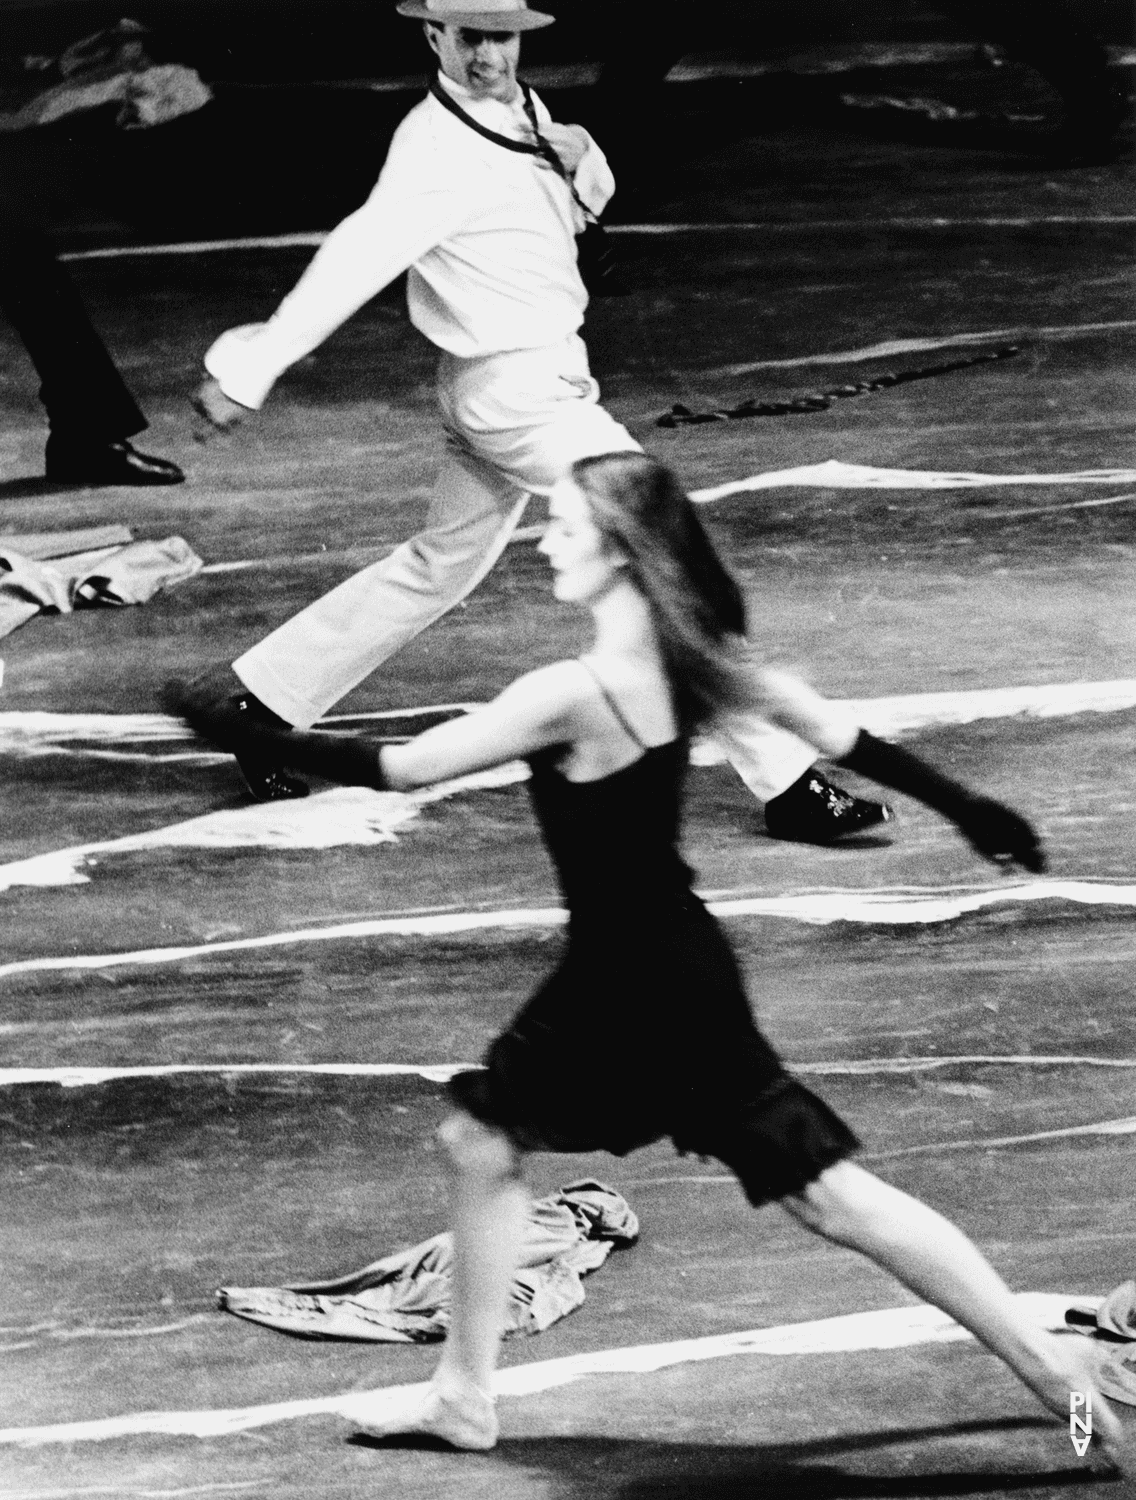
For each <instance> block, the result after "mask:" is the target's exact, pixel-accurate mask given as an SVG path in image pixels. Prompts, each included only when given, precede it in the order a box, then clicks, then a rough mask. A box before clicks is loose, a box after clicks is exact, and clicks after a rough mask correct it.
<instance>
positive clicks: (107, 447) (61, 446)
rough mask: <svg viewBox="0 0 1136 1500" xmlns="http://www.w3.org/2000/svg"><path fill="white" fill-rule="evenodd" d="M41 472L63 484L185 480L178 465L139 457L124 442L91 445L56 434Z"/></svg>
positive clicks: (51, 439)
mask: <svg viewBox="0 0 1136 1500" xmlns="http://www.w3.org/2000/svg"><path fill="white" fill-rule="evenodd" d="M44 472H45V473H46V475H47V477H48V479H57V480H60V481H61V482H62V483H64V484H91V485H95V484H181V482H182V481H183V480H184V478H185V475H184V474H183V473H182V471H181V470H180V469H179V468H178V466H177V464H172V463H170V461H169V459H167V458H154V457H153V456H152V455H151V454H149V453H139V452H138V451H137V449H135V448H132V447H131V446H130V444H129V443H128V442H127V441H126V440H125V439H122V440H121V441H119V442H114V443H93V442H89V441H87V440H85V439H84V440H77V439H75V438H70V437H65V436H62V435H61V434H60V433H57V432H53V433H51V434H50V435H49V437H48V439H47V447H46V449H45V450H44Z"/></svg>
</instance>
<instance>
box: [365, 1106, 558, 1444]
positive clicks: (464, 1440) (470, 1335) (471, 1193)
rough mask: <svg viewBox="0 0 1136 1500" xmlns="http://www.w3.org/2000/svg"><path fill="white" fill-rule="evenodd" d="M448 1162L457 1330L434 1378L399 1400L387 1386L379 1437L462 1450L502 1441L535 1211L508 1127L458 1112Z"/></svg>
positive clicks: (374, 1430)
mask: <svg viewBox="0 0 1136 1500" xmlns="http://www.w3.org/2000/svg"><path fill="white" fill-rule="evenodd" d="M438 1135H439V1139H440V1140H441V1142H442V1146H443V1148H444V1149H445V1152H446V1157H447V1161H448V1175H449V1181H450V1223H451V1227H452V1233H453V1241H454V1277H453V1288H452V1292H451V1300H450V1326H449V1331H448V1332H447V1335H446V1343H445V1347H444V1348H443V1351H442V1357H441V1359H440V1360H439V1362H438V1367H437V1369H436V1370H435V1371H434V1376H433V1379H432V1380H431V1381H430V1384H429V1386H427V1387H426V1389H425V1391H423V1390H421V1389H416V1390H415V1391H414V1392H412V1393H411V1394H410V1395H409V1396H408V1397H407V1398H406V1399H405V1401H403V1402H402V1403H401V1404H398V1405H397V1406H392V1404H391V1403H390V1402H389V1401H387V1400H386V1399H385V1398H384V1397H383V1396H382V1393H381V1392H380V1393H379V1395H378V1398H377V1401H376V1405H377V1408H378V1409H377V1411H376V1415H375V1417H374V1419H373V1420H371V1419H367V1418H364V1419H363V1420H362V1421H361V1422H360V1423H359V1425H360V1426H361V1428H362V1430H363V1431H364V1432H367V1433H369V1434H371V1435H372V1436H374V1437H390V1436H393V1435H394V1434H396V1433H425V1434H428V1435H430V1436H431V1437H439V1438H443V1439H444V1440H445V1441H446V1442H448V1443H452V1444H453V1445H454V1447H455V1448H480V1449H484V1448H492V1447H493V1445H494V1443H495V1442H496V1441H497V1416H496V1413H495V1411H494V1406H493V1396H492V1384H493V1371H494V1369H495V1368H496V1365H497V1353H498V1348H499V1346H500V1343H501V1335H502V1333H503V1332H504V1329H505V1316H506V1307H507V1303H508V1297H509V1289H510V1287H511V1286H512V1282H513V1274H514V1272H515V1271H516V1268H517V1264H518V1262H519V1260H520V1253H521V1242H522V1238H523V1235H524V1228H525V1220H526V1217H527V1213H528V1195H527V1193H526V1191H525V1188H524V1185H523V1183H522V1182H521V1179H520V1174H519V1169H520V1157H519V1154H518V1152H517V1150H516V1148H515V1147H514V1146H513V1144H512V1142H511V1141H510V1140H509V1138H508V1136H506V1135H505V1134H504V1133H503V1132H501V1131H499V1130H495V1129H493V1127H491V1126H488V1125H483V1124H482V1123H481V1122H480V1121H479V1120H475V1119H474V1118H473V1116H472V1115H468V1114H466V1113H465V1112H464V1111H463V1110H458V1111H456V1112H455V1113H454V1114H452V1115H451V1116H450V1117H449V1118H448V1119H447V1120H446V1121H445V1122H444V1123H443V1125H442V1127H441V1129H440V1131H439V1132H438Z"/></svg>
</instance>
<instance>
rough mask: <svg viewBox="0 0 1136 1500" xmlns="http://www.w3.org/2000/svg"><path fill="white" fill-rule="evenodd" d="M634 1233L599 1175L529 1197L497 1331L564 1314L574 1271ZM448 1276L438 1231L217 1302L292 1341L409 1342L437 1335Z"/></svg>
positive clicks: (576, 1296)
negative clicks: (343, 1265)
mask: <svg viewBox="0 0 1136 1500" xmlns="http://www.w3.org/2000/svg"><path fill="white" fill-rule="evenodd" d="M638 1234H639V1221H638V1219H637V1218H636V1216H635V1214H634V1213H633V1212H632V1211H631V1209H630V1208H629V1207H628V1205H627V1203H626V1201H625V1200H624V1199H623V1198H621V1197H620V1195H619V1194H618V1193H616V1192H614V1191H613V1190H612V1189H611V1188H609V1187H607V1186H605V1184H603V1183H601V1182H594V1181H592V1180H590V1179H588V1180H585V1181H581V1182H573V1183H570V1184H569V1185H568V1186H567V1187H563V1188H561V1189H560V1191H559V1192H558V1193H553V1194H550V1195H549V1197H547V1198H541V1199H538V1200H537V1201H536V1202H534V1203H532V1204H530V1206H529V1216H528V1220H527V1222H526V1225H525V1238H524V1247H523V1251H522V1255H521V1263H520V1266H519V1268H518V1270H517V1272H516V1275H515V1276H514V1278H513V1286H512V1289H511V1292H510V1296H509V1307H508V1325H507V1328H506V1333H505V1336H506V1338H508V1337H511V1336H514V1335H517V1334H532V1333H542V1332H543V1331H544V1330H545V1329H546V1328H548V1327H550V1326H551V1325H552V1324H553V1323H556V1322H558V1321H559V1320H560V1319H561V1318H563V1317H565V1316H566V1315H567V1314H568V1313H570V1312H572V1311H574V1310H575V1309H576V1308H577V1307H579V1306H580V1304H581V1303H582V1302H583V1300H584V1288H583V1285H582V1283H581V1277H583V1276H585V1275H587V1273H588V1272H589V1271H594V1270H595V1269H596V1267H597V1266H601V1265H602V1264H603V1263H604V1261H605V1260H606V1259H607V1257H608V1255H609V1254H610V1253H611V1251H612V1250H613V1249H614V1248H615V1247H616V1246H617V1245H620V1246H626V1245H631V1244H634V1242H635V1240H636V1239H637V1237H638ZM452 1276H453V1243H452V1241H451V1239H450V1236H449V1235H448V1234H439V1235H435V1236H434V1238H433V1239H429V1240H426V1241H424V1242H423V1243H422V1244H421V1245H415V1246H414V1247H413V1249H411V1250H403V1251H400V1252H399V1253H398V1254H396V1255H388V1256H385V1257H384V1258H383V1259H382V1260H378V1261H375V1262H374V1263H373V1264H372V1265H369V1266H365V1267H364V1268H363V1269H362V1270H361V1271H355V1272H352V1274H351V1275H349V1276H343V1277H340V1278H339V1279H338V1280H335V1281H318V1282H307V1283H303V1284H301V1285H297V1286H291V1287H222V1288H221V1289H220V1290H219V1291H218V1293H217V1299H218V1303H219V1305H220V1306H221V1307H222V1308H223V1309H224V1311H226V1312H231V1313H235V1314H236V1316H237V1317H239V1318H247V1319H248V1320H249V1321H250V1322H253V1323H263V1324H264V1325H265V1326H266V1327H268V1328H275V1329H278V1330H279V1331H280V1332H282V1333H292V1334H298V1335H299V1336H300V1337H301V1338H313V1339H321V1338H322V1339H364V1340H367V1341H369V1342H375V1343H388V1344H393V1343H398V1344H413V1343H423V1342H427V1341H429V1340H435V1339H441V1338H444V1337H445V1333H446V1328H447V1327H448V1325H449V1320H450V1287H451V1280H452Z"/></svg>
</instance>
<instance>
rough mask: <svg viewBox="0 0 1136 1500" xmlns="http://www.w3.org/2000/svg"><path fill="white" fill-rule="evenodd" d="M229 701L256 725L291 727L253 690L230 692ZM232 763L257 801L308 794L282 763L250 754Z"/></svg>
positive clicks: (303, 782) (287, 798) (304, 784)
mask: <svg viewBox="0 0 1136 1500" xmlns="http://www.w3.org/2000/svg"><path fill="white" fill-rule="evenodd" d="M229 701H230V702H231V703H232V705H233V707H234V708H235V709H236V710H237V711H238V713H242V714H248V716H249V717H250V718H251V719H253V720H254V721H255V722H256V723H257V724H267V725H269V726H270V727H271V728H273V729H291V728H292V725H291V724H289V723H288V721H287V719H282V718H281V717H280V715H279V714H274V713H273V712H272V710H271V709H270V708H269V707H268V706H267V705H266V704H264V703H262V702H261V701H260V699H259V698H257V697H256V696H255V695H254V694H253V693H250V692H243V693H234V695H233V696H232V698H231V699H230V700H229ZM236 762H237V765H238V766H240V768H241V775H242V776H243V777H244V779H245V785H246V786H247V787H248V789H249V791H250V792H251V793H252V795H253V797H254V798H255V799H256V801H257V802H292V801H294V800H295V799H296V798H297V797H306V796H307V795H308V792H309V787H308V784H307V782H306V781H301V780H300V778H299V777H298V776H293V775H291V774H290V773H289V772H288V771H286V770H285V769H284V767H283V766H279V765H274V764H273V763H272V762H271V761H267V760H261V759H259V757H257V756H253V755H238V756H237V757H236Z"/></svg>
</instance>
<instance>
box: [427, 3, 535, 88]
mask: <svg viewBox="0 0 1136 1500" xmlns="http://www.w3.org/2000/svg"><path fill="white" fill-rule="evenodd" d="M426 40H427V41H428V42H429V43H430V46H431V47H432V48H433V50H434V51H435V52H436V53H437V54H438V59H439V61H440V62H441V64H442V72H443V73H444V74H445V75H446V77H447V78H451V79H453V81H454V83H460V84H461V85H462V86H463V87H464V88H467V89H468V90H469V91H470V93H471V94H472V95H473V97H474V98H475V99H500V100H501V101H502V103H504V104H509V103H510V102H511V101H512V100H513V98H514V97H515V96H516V92H517V64H518V62H520V59H521V37H520V33H519V32H516V31H474V30H472V29H471V28H470V27H467V26H434V25H432V24H431V23H429V22H427V24H426Z"/></svg>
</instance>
